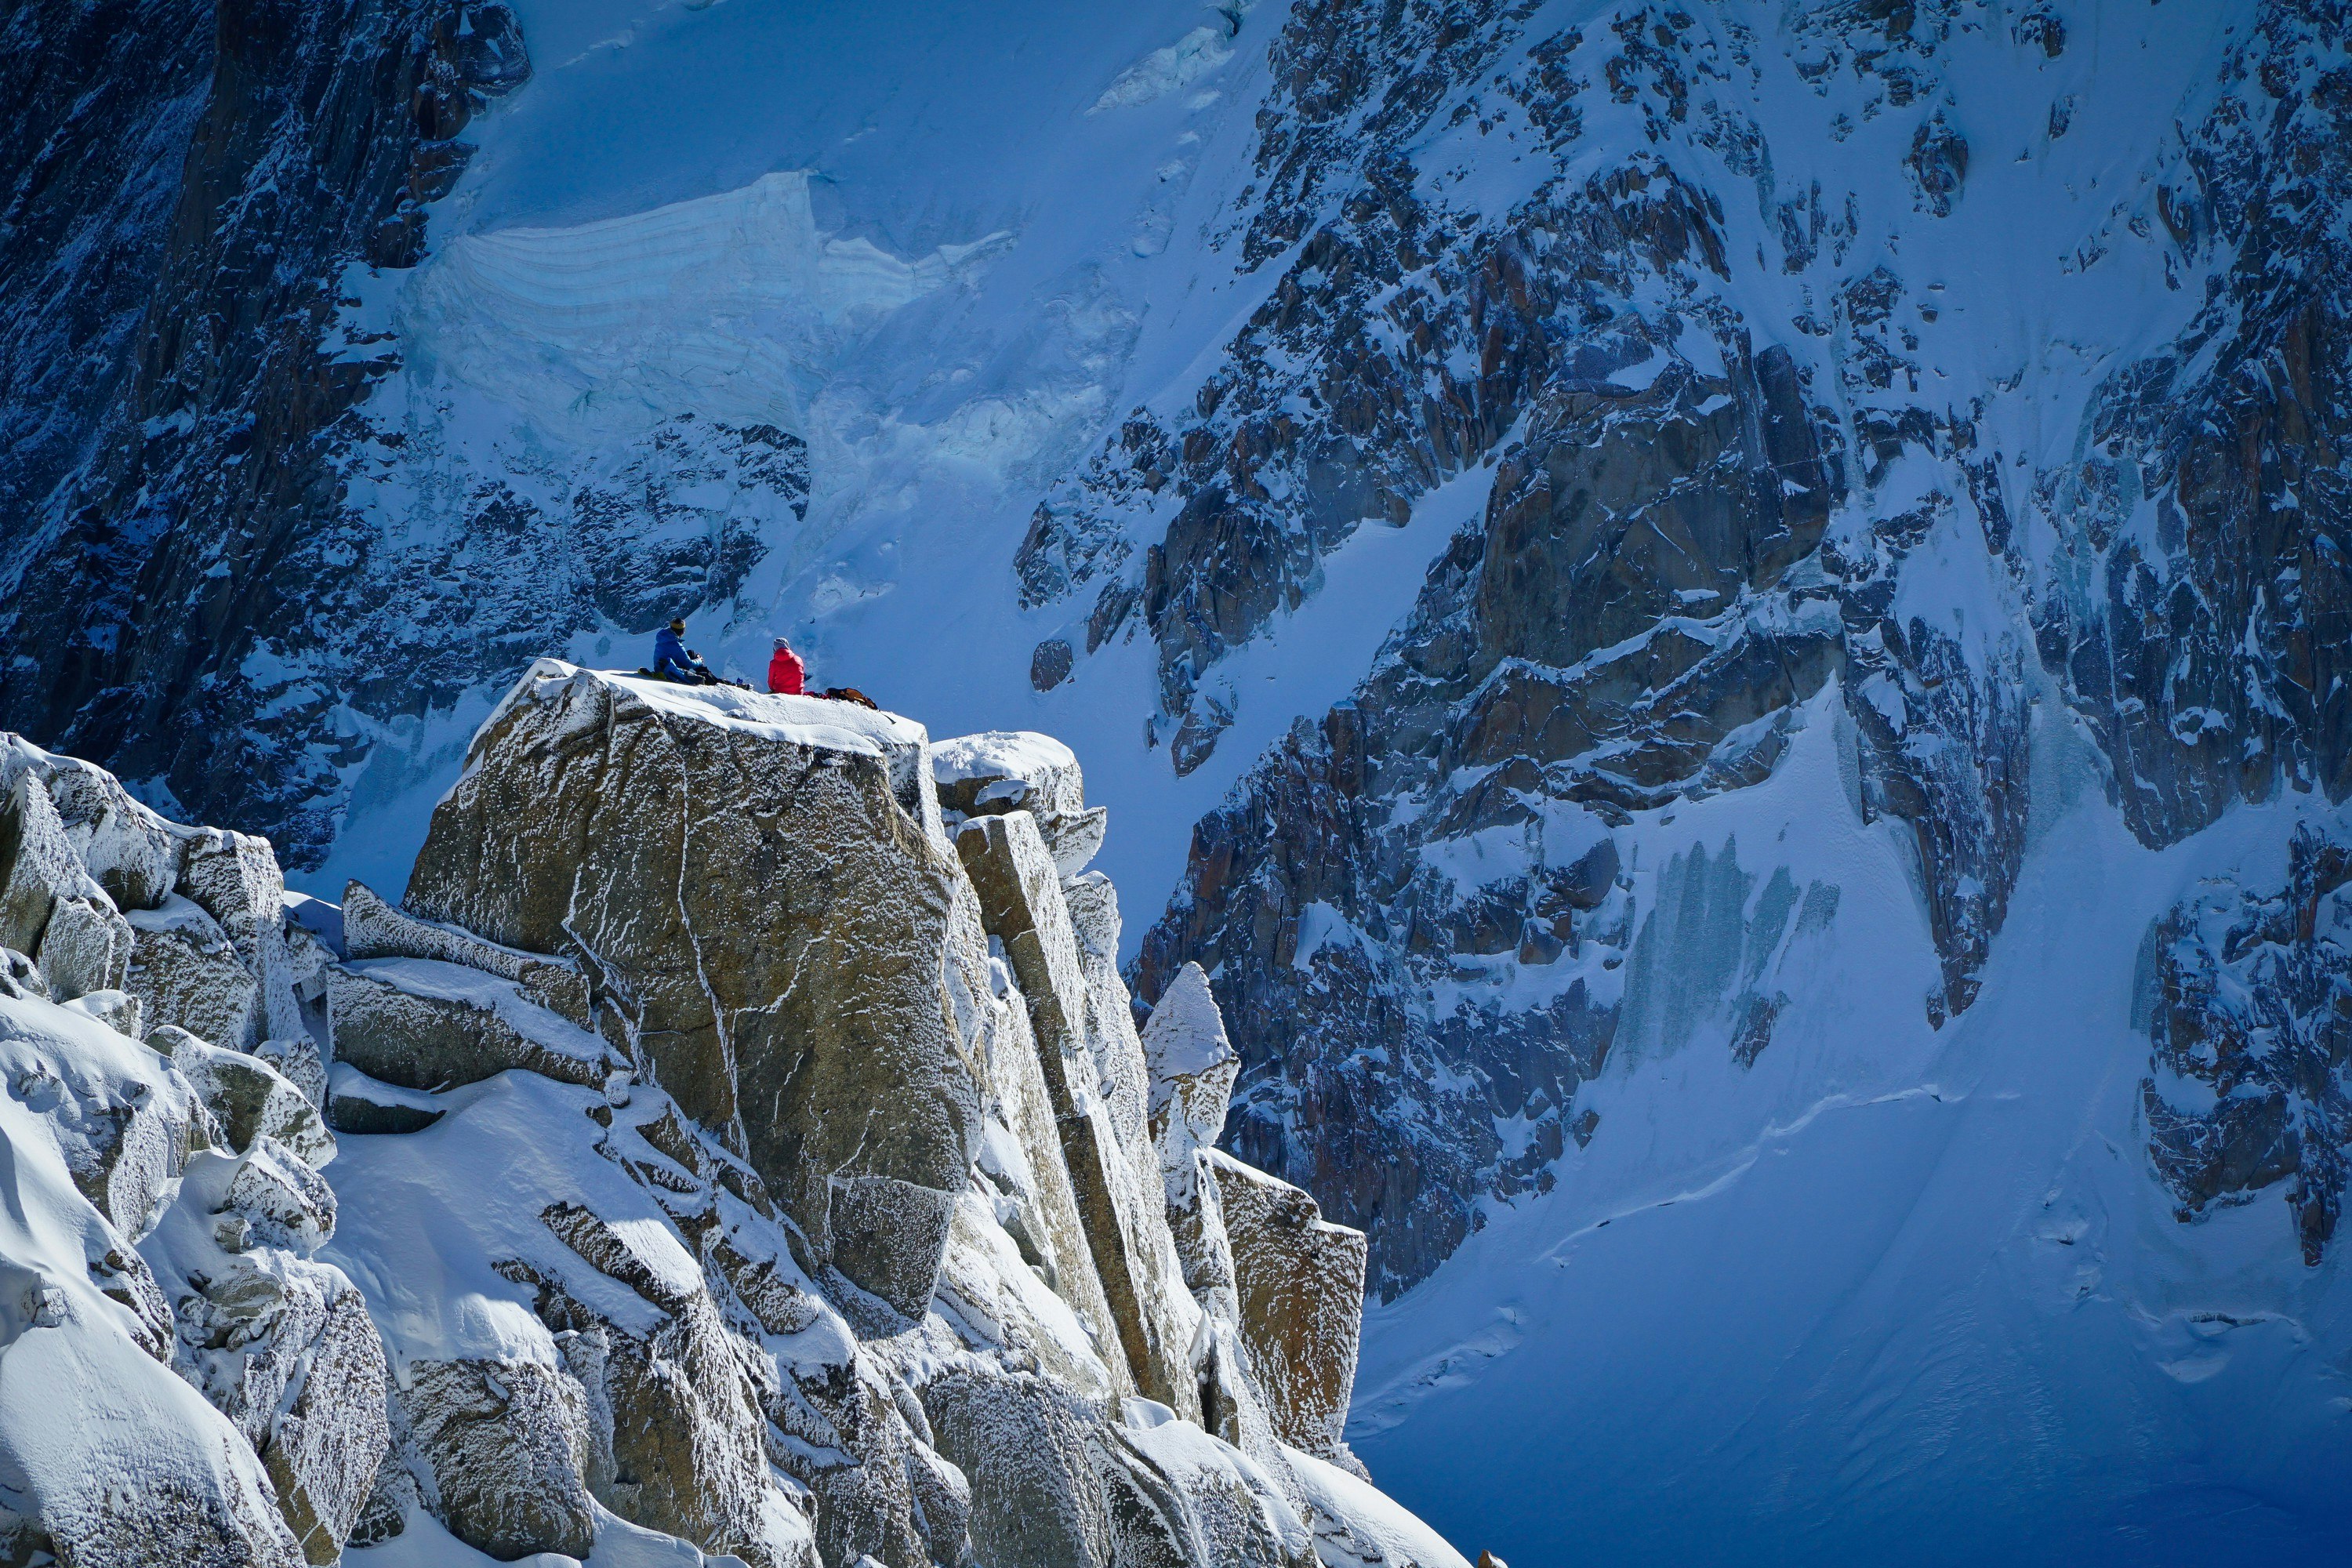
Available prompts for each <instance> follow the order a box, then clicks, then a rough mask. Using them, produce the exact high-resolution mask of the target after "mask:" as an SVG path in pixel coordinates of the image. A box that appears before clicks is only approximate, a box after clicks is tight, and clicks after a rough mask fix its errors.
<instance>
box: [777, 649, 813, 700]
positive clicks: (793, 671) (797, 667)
mask: <svg viewBox="0 0 2352 1568" xmlns="http://www.w3.org/2000/svg"><path fill="white" fill-rule="evenodd" d="M807 677H808V668H807V667H806V666H805V665H803V664H802V663H801V656H800V655H798V654H796V653H794V652H793V650H792V649H790V648H788V647H780V648H778V649H777V650H776V657H775V658H772V659H770V660H769V661H768V689H769V690H771V691H774V692H780V693H782V695H784V696H786V697H798V696H799V695H801V683H802V681H803V680H804V679H807Z"/></svg>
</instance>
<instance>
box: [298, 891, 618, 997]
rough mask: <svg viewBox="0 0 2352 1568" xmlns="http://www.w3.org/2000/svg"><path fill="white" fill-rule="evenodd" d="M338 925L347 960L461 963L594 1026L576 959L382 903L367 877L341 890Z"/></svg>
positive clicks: (585, 984)
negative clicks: (530, 948)
mask: <svg viewBox="0 0 2352 1568" xmlns="http://www.w3.org/2000/svg"><path fill="white" fill-rule="evenodd" d="M338 929H339V931H340V932H341V941H342V952H341V956H342V957H344V958H346V959H352V960H360V959H369V958H426V959H432V960H435V961H436V962H441V963H456V964H462V965H464V966H465V967H467V968H468V969H478V970H481V971H482V972H484V973H488V974H496V975H498V976H499V977H500V978H502V979H507V980H511V981H513V982H515V983H516V984H519V985H520V986H521V987H522V989H523V994H525V995H527V996H529V997H530V999H531V1000H532V1001H534V1002H536V1003H538V1004H539V1005H541V1006H542V1007H544V1008H546V1009H547V1010H548V1011H549V1012H551V1013H554V1014H556V1015H558V1016H562V1017H564V1018H568V1019H570V1020H571V1021H572V1023H574V1024H577V1025H579V1026H581V1027H582V1028H583V1029H589V1028H593V1027H594V1026H595V1019H594V1015H593V1012H592V1011H591V1009H590V1005H589V1000H588V981H587V978H586V977H585V976H584V975H583V974H582V973H580V967H579V965H578V964H576V963H572V962H570V961H569V960H566V959H560V958H548V957H544V956H542V955H541V954H539V953H535V952H522V951H521V950H520V949H519V948H511V947H501V946H499V944H498V943H497V942H485V941H483V940H482V939H481V938H480V937H478V936H476V935H475V934H474V933H473V932H471V931H465V930H462V929H461V928H459V927H457V926H452V925H447V924H445V923H443V922H442V921H427V920H419V919H418V918H417V917H416V916H415V915H412V914H408V913H406V912H405V911H404V910H400V909H398V908H396V907H394V905H391V904H388V903H386V902H384V900H383V899H381V898H379V897H377V895H376V893H375V890H374V889H372V888H370V887H369V886H368V885H367V884H366V883H364V882H352V883H351V884H350V885H349V886H348V887H346V888H345V889H343V902H342V906H341V920H340V922H339V927H338Z"/></svg>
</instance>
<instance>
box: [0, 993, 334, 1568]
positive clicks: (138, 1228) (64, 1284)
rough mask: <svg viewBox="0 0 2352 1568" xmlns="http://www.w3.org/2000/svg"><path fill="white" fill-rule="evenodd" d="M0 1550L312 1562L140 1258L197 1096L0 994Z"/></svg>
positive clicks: (273, 1566) (173, 1567) (137, 1057)
mask: <svg viewBox="0 0 2352 1568" xmlns="http://www.w3.org/2000/svg"><path fill="white" fill-rule="evenodd" d="M0 1070H5V1074H6V1080H7V1081H6V1093H5V1095H0V1138H5V1148H6V1150H7V1152H8V1159H7V1161H6V1162H5V1170H0V1188H4V1189H5V1191H0V1200H4V1201H0V1457H5V1462H6V1467H7V1470H8V1477H7V1496H6V1498H5V1506H6V1508H7V1509H8V1510H9V1511H10V1515H11V1517H10V1518H9V1519H8V1520H6V1521H0V1540H6V1541H8V1543H9V1546H10V1549H11V1550H12V1551H13V1552H15V1553H16V1560H18V1561H25V1562H33V1563H37V1562H44V1561H48V1560H50V1559H49V1558H48V1557H45V1556H44V1555H42V1553H44V1552H47V1553H54V1554H55V1557H56V1558H57V1559H58V1560H60V1561H63V1562H66V1563H108V1564H116V1563H120V1564H123V1565H125V1568H184V1565H185V1564H187V1563H238V1564H254V1565H261V1564H267V1565H269V1568H292V1565H294V1564H298V1563H301V1562H302V1561H303V1556H302V1553H301V1551H300V1550H299V1546H298V1544H297V1541H296V1538H295V1536H294V1534H293V1533H292V1532H291V1531H289V1528H288V1526H287V1524H286V1522H285V1521H284V1520H283V1519H281V1517H280V1516H279V1512H278V1499H277V1492H276V1489H275V1488H274V1486H273V1483H272V1481H271V1479H270V1477H269V1475H268V1470H267V1469H266V1468H265V1466H264V1463H263V1461H262V1459H261V1458H259V1457H258V1456H257V1455H256V1453H255V1452H254V1450H253V1447H252V1446H251V1445H250V1444H249V1443H248V1442H247V1440H246V1439H245V1438H244V1437H243V1436H241V1435H240V1433H239V1432H238V1430H237V1429H236V1427H235V1426H233V1425H232V1424H231V1422H230V1421H229V1420H228V1419H227V1418H226V1416H224V1415H222V1414H221V1413H220V1412H218V1411H215V1409H214V1408H212V1406H210V1405H207V1404H206V1403H205V1400H204V1399H203V1398H202V1397H200V1396H199V1394H197V1392H196V1391H195V1389H194V1388H192V1387H191V1386H190V1385H189V1384H187V1383H186V1382H184V1381H183V1380H182V1379H181V1377H180V1376H179V1375H177V1374H176V1373H174V1372H173V1370H172V1362H173V1342H174V1320H173V1311H172V1309H171V1307H170V1306H169V1305H168V1304H167V1303H166V1301H165V1300H164V1297H163V1292H162V1291H161V1290H160V1289H159V1288H158V1286H157V1283H156V1280H155V1278H154V1276H153V1274H152V1271H151V1269H150V1268H149V1265H148V1263H147V1261H146V1260H145V1258H142V1256H141V1254H140V1253H139V1252H138V1251H137V1250H135V1249H134V1248H133V1247H132V1240H133V1238H135V1237H140V1236H142V1235H144V1234H145V1233H146V1231H147V1229H148V1226H149V1222H150V1218H151V1216H152V1215H153V1214H154V1212H155V1210H156V1209H157V1207H158V1206H159V1200H160V1199H161V1197H162V1196H163V1179H164V1178H165V1177H166V1176H168V1175H172V1174H176V1173H177V1172H178V1170H179V1168H180V1162H181V1159H182V1157H183V1156H184V1152H185V1151H184V1144H185V1142H186V1140H187V1139H188V1137H189V1136H190V1133H191V1131H192V1129H193V1127H194V1121H192V1120H190V1118H191V1117H192V1115H193V1114H194V1112H195V1111H196V1110H197V1109H198V1108H197V1106H196V1102H195V1097H194V1094H193V1092H192V1091H191V1090H190V1089H188V1088H187V1086H186V1084H185V1083H184V1081H183V1080H180V1079H177V1077H176V1075H175V1074H174V1073H173V1070H172V1068H170V1066H169V1064H167V1063H166V1062H164V1061H163V1059H162V1058H158V1057H156V1056H155V1055H154V1054H153V1053H152V1052H150V1051H148V1050H146V1049H145V1048H144V1047H141V1046H139V1045H137V1044H136V1043H135V1042H133V1041H131V1040H128V1039H125V1038H123V1037H121V1036H120V1035H118V1034H116V1033H114V1032H113V1031H111V1030H110V1029H107V1028H105V1027H103V1026H100V1025H99V1024H98V1023H96V1022H95V1021H93V1020H91V1019H89V1018H88V1017H85V1016H80V1015H78V1014H75V1013H73V1012H71V1011H70V1010H68V1009H67V1008H65V1007H62V1006H58V1005H53V1004H50V1003H48V1002H46V1001H43V1000H40V999H38V998H37V997H31V996H22V997H5V998H0ZM116 1215H120V1216H121V1218H120V1220H119V1221H118V1219H117V1218H115V1217H114V1216H116ZM11 1537H13V1539H10V1538H11Z"/></svg>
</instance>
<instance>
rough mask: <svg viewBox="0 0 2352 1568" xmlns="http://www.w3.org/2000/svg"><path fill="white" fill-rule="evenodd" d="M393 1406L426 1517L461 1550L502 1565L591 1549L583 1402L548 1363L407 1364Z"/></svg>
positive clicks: (579, 1391)
mask: <svg viewBox="0 0 2352 1568" xmlns="http://www.w3.org/2000/svg"><path fill="white" fill-rule="evenodd" d="M401 1403H402V1405H403V1406H404V1408H405V1409H406V1410H408V1411H409V1412H410V1413H411V1419H412V1421H413V1423H414V1425H413V1427H412V1437H411V1441H412V1443H413V1444H414V1446H415V1452H416V1453H417V1455H418V1456H419V1457H420V1458H421V1459H422V1461H423V1464H424V1466H425V1472H426V1473H425V1475H424V1476H421V1477H419V1478H417V1479H419V1480H421V1481H424V1482H425V1486H426V1489H427V1496H428V1498H429V1500H430V1503H431V1506H432V1508H433V1511H434V1513H435V1515H436V1517H437V1518H438V1519H439V1520H440V1521H442V1522H443V1523H444V1524H446V1525H447V1526H448V1528H449V1531H450V1532H451V1533H452V1534H454V1535H456V1536H457V1539H459V1540H460V1541H463V1542H466V1544H467V1545H468V1546H472V1547H474V1548H476V1549H477V1550H479V1551H482V1552H488V1553H489V1554H490V1555H491V1556H493V1557H498V1558H503V1559H506V1560H508V1561H511V1560H513V1559H515V1558H517V1557H526V1556H529V1555H530V1554H531V1553H532V1552H561V1553H562V1554H563V1555H564V1556H567V1557H585V1556H587V1555H588V1553H589V1552H591V1551H593V1549H594V1547H595V1542H596V1505H595V1500H594V1499H593V1498H592V1497H590V1496H589V1494H588V1478H587V1470H588V1458H589V1451H590V1450H589V1445H590V1441H591V1432H590V1428H589V1411H588V1396H587V1394H586V1392H585V1390H583V1388H582V1386H581V1384H579V1382H578V1381H577V1380H575V1379H573V1378H572V1377H571V1376H569V1375H568V1374H567V1373H564V1372H563V1370H562V1368H561V1367H560V1366H557V1365H552V1364H549V1363H542V1362H540V1361H536V1360H529V1361H527V1360H521V1359H493V1358H488V1357H471V1356H468V1357H463V1358H459V1359H455V1360H447V1361H416V1362H412V1363H409V1365H408V1381H407V1384H406V1385H405V1386H404V1388H403V1389H402V1390H401Z"/></svg>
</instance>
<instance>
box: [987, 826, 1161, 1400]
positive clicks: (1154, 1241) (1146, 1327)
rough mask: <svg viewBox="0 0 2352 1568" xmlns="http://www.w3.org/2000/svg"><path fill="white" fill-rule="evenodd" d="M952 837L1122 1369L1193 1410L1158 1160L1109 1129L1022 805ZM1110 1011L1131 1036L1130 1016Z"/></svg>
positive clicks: (1077, 993) (1051, 900) (1058, 908)
mask: <svg viewBox="0 0 2352 1568" xmlns="http://www.w3.org/2000/svg"><path fill="white" fill-rule="evenodd" d="M956 847H957V848H958V849H959V850H961V852H962V854H963V857H964V867H965V868H966V870H967V871H969V872H970V873H971V880H972V885H973V887H974V888H975V889H977V890H978V892H979V894H980V903H981V909H982V912H983V919H984V920H985V921H986V923H987V925H988V928H989V934H990V935H991V936H992V937H994V938H996V939H997V940H998V941H999V942H1002V943H1003V947H1004V952H1005V956H1006V958H1007V960H1008V961H1009V962H1010V963H1011V964H1012V967H1013V978H1014V981H1015V982H1016V983H1017V984H1019V985H1020V987H1021V991H1022V994H1023V995H1024V997H1025V998H1026V1000H1027V1002H1028V1007H1029V1018H1030V1026H1031V1028H1032V1029H1033V1031H1034V1038H1035V1040H1036V1047H1037V1054H1038V1056H1039V1058H1040V1059H1041V1060H1042V1061H1043V1062H1044V1064H1045V1085H1046V1089H1047V1093H1048V1096H1049V1099H1050V1102H1051V1104H1052V1107H1053V1112H1054V1119H1055V1128H1056V1130H1057V1131H1059V1133H1060V1135H1061V1145H1062V1147H1061V1153H1062V1156H1063V1159H1064V1161H1065V1163H1066V1165H1067V1166H1068V1169H1069V1173H1070V1182H1071V1186H1072V1188H1073V1191H1074V1192H1075V1194H1076V1199H1077V1205H1078V1213H1079V1217H1080V1220H1081V1222H1082V1223H1083V1225H1084V1226H1085V1230H1086V1237H1087V1246H1088V1248H1089V1250H1090V1251H1091V1252H1092V1255H1093V1258H1094V1263H1095V1270H1096V1273H1097V1276H1098V1277H1099V1278H1100V1279H1101V1280H1102V1284H1103V1289H1104V1291H1105V1293H1106V1295H1107V1297H1108V1300H1109V1304H1110V1310H1111V1316H1112V1318H1113V1320H1114V1321H1116V1322H1117V1323H1118V1329H1119V1334H1120V1340H1121V1348H1122V1349H1123V1350H1124V1351H1125V1352H1126V1360H1127V1365H1128V1370H1129V1372H1130V1373H1132V1374H1133V1376H1134V1378H1135V1384H1136V1387H1137V1388H1138V1389H1139V1391H1140V1392H1141V1393H1142V1394H1144V1395H1145V1396H1146V1397H1148V1398H1151V1399H1155V1400H1158V1401H1159V1402H1160V1403H1161V1404H1163V1405H1168V1406H1170V1407H1171V1408H1172V1409H1174V1410H1176V1411H1177V1412H1179V1413H1180V1414H1181V1415H1188V1416H1191V1417H1194V1418H1197V1417H1198V1415H1199V1414H1200V1398H1199V1394H1198V1391H1197V1390H1196V1388H1195V1387H1194V1385H1193V1383H1192V1374H1191V1370H1190V1352H1191V1347H1192V1334H1193V1328H1194V1324H1195V1321H1197V1318H1198V1309H1197V1308H1196V1307H1194V1305H1193V1303H1192V1300H1191V1298H1190V1297H1189V1296H1188V1295H1186V1294H1185V1293H1184V1292H1183V1290H1182V1288H1181V1281H1182V1271H1181V1268H1179V1267H1176V1257H1175V1242H1174V1240H1173V1238H1172V1237H1171V1236H1170V1234H1169V1231H1168V1223H1167V1218H1166V1215H1165V1214H1164V1213H1163V1211H1162V1207H1161V1203H1160V1192H1159V1184H1158V1183H1157V1182H1156V1181H1153V1180H1150V1173H1156V1170H1157V1164H1158V1162H1157V1161H1156V1160H1155V1161H1153V1163H1152V1164H1151V1165H1150V1166H1147V1167H1141V1168H1139V1164H1138V1162H1137V1160H1136V1158H1135V1154H1136V1153H1137V1152H1138V1148H1137V1142H1138V1141H1136V1140H1134V1139H1131V1138H1130V1139H1127V1140H1122V1139H1121V1138H1120V1136H1119V1134H1118V1129H1117V1128H1116V1127H1115V1126H1114V1124H1113V1122H1112V1120H1111V1115H1110V1111H1109V1108H1108V1105H1107V1104H1106V1103H1105V1100H1104V1098H1103V1095H1102V1092H1101V1085H1100V1078H1099V1067H1098V1064H1097V1058H1096V1055H1095V1053H1094V1051H1093V1050H1092V1049H1090V1048H1089V1035H1090V1033H1091V1032H1092V1031H1090V1029H1089V1020H1090V1016H1094V1014H1095V1009H1094V1005H1093V1001H1092V997H1091V994H1090V993H1089V992H1088V990H1087V984H1086V980H1085V976H1084V975H1083V973H1081V972H1080V968H1079V962H1078V946H1077V937H1076V932H1075V931H1074V930H1073V929H1072V926H1071V924H1070V917H1069V910H1068V908H1067V906H1066V904H1065V903H1064V901H1063V898H1062V890H1061V887H1060V885H1059V883H1058V881H1057V880H1056V879H1055V865H1054V862H1053V860H1052V858H1051V857H1050V856H1049V854H1048V852H1047V851H1046V849H1045V841H1044V839H1043V838H1042V837H1040V836H1039V834H1038V832H1037V829H1036V826H1035V824H1034V819H1033V818H1031V817H1030V816H1028V814H1027V813H1025V812H1014V813H1012V814H1009V815H1006V816H982V817H977V818H973V819H971V820H969V821H967V822H966V823H965V824H964V825H963V826H962V828H961V830H960V831H959V832H958V833H957V835H956ZM1096 1021H1097V1026H1099V1022H1100V1020H1099V1019H1098V1018H1097V1020H1096ZM1120 1021H1121V1022H1124V1023H1126V1024H1127V1026H1128V1031H1129V1037H1130V1038H1131V1037H1132V1034H1133V1028H1134V1026H1133V1023H1132V1020H1129V1019H1121V1020H1120Z"/></svg>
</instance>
